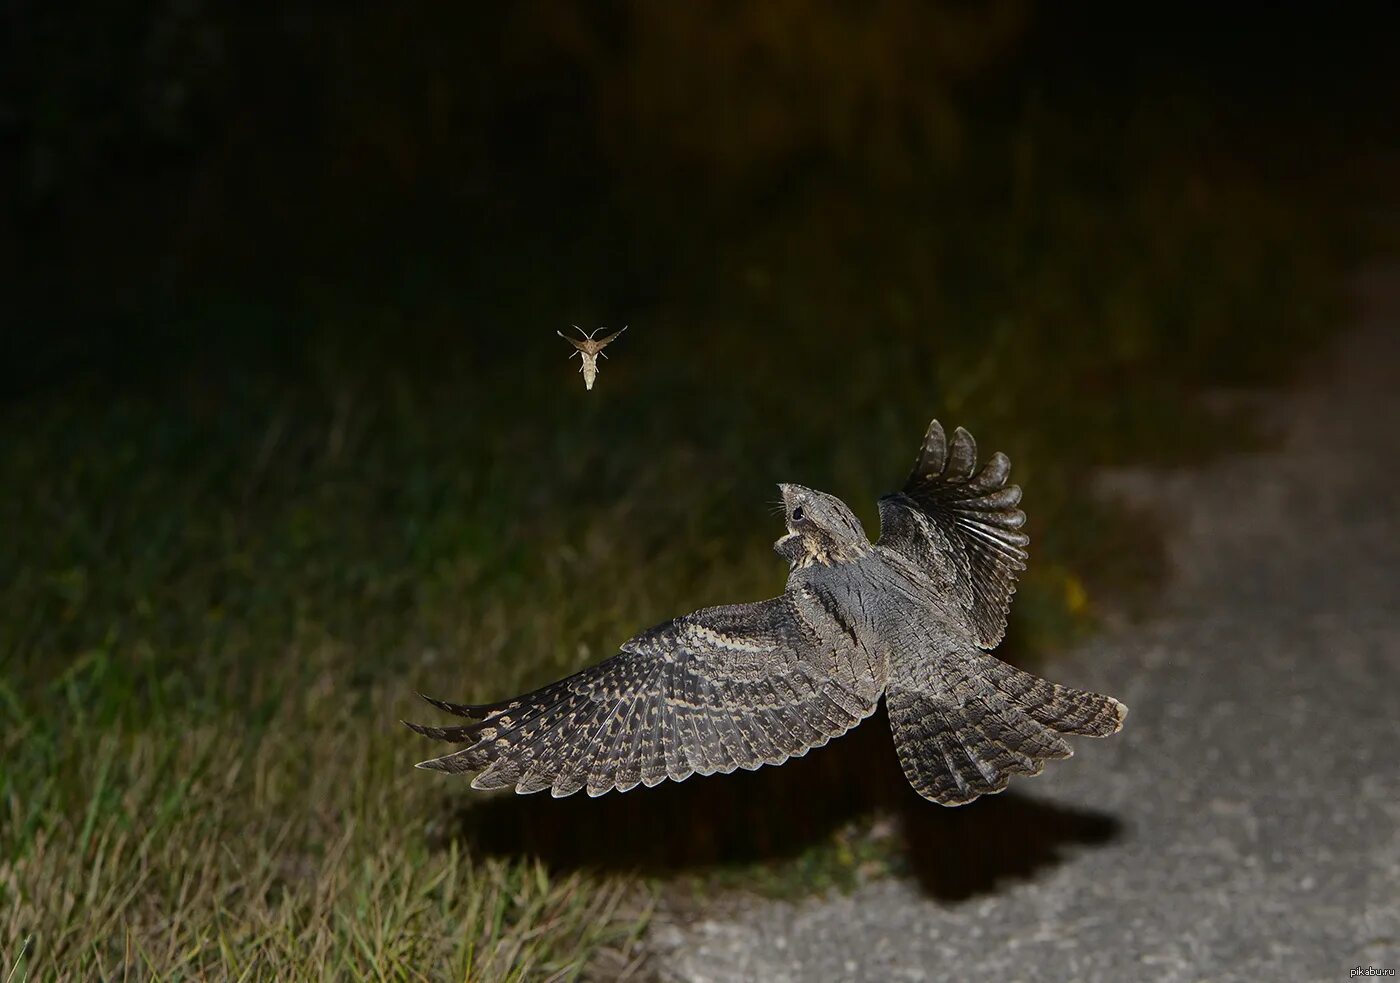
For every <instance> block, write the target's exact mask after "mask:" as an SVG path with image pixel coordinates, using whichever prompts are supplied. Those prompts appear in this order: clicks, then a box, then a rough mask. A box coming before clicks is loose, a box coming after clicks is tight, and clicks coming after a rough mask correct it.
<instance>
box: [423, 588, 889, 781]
mask: <svg viewBox="0 0 1400 983" xmlns="http://www.w3.org/2000/svg"><path fill="white" fill-rule="evenodd" d="M877 662H878V660H872V659H870V658H869V657H868V655H867V654H866V653H858V652H856V651H855V643H854V642H853V641H852V640H851V638H850V636H849V635H847V634H845V633H841V632H835V631H822V630H820V629H818V628H816V627H813V625H812V624H811V623H810V622H808V621H807V620H806V619H805V618H804V617H803V615H802V613H801V612H800V611H799V609H798V601H797V599H796V598H795V597H794V595H792V594H784V595H783V596H781V597H777V598H773V599H772V600H768V601H761V602H759V603H756V604H737V605H728V606H725V607H718V608H707V609H704V610H701V611H697V612H695V613H694V614H690V615H686V616H685V617H683V618H677V619H675V620H673V621H668V622H666V623H665V624H662V625H658V626H657V627H655V628H653V629H651V630H649V631H646V632H643V633H642V634H640V635H638V636H637V637H636V638H633V639H632V640H631V641H629V642H627V643H626V644H625V645H623V646H622V650H621V651H620V652H619V653H618V654H617V655H615V656H613V657H612V658H611V659H607V660H606V661H604V662H601V663H599V664H598V665H596V666H593V667H591V668H588V669H584V670H583V671H581V672H577V673H574V674H573V675H572V676H569V677H567V678H565V679H561V680H559V681H558V682H555V683H551V684H550V685H548V686H545V687H543V688H541V689H539V690H536V691H534V692H533V693H527V694H525V695H524V696H519V697H516V698H515V699H512V700H506V701H503V702H500V703H491V704H482V705H477V706H474V705H469V704H456V703H448V702H446V701H442V700H431V699H430V700H429V702H431V703H432V704H433V705H434V706H436V707H438V708H439V709H442V710H445V711H447V712H449V713H453V714H457V715H458V716H463V717H468V718H472V719H473V722H472V723H469V724H464V725H461V726H457V727H427V726H423V725H419V724H409V725H408V726H409V727H412V728H413V729H414V730H415V731H417V732H418V733H420V734H423V735H424V736H426V737H432V738H436V739H438V740H443V741H449V742H453V743H461V744H466V745H467V747H465V748H464V749H462V750H460V751H456V752H454V753H452V754H448V755H445V756H443V757H440V758H434V759H432V760H430V761H425V762H423V763H422V765H420V767H424V768H433V769H437V770H439V771H446V772H476V773H477V775H476V777H475V779H474V780H473V781H472V785H473V786H474V787H476V788H505V787H510V786H514V787H515V790H516V791H517V792H521V793H527V792H539V791H543V790H544V789H549V790H550V792H551V793H552V794H553V795H555V796H563V795H570V794H572V793H574V792H577V791H579V790H581V789H586V790H587V791H588V794H589V795H601V794H603V793H604V792H608V791H611V790H613V789H617V790H619V791H627V790H628V789H631V788H635V787H636V786H637V785H639V784H641V785H646V786H652V785H656V784H658V783H660V782H662V781H665V780H667V779H670V780H671V781H684V780H685V779H686V778H688V777H690V776H691V775H693V774H697V773H698V774H701V775H710V774H714V773H716V772H720V773H726V774H727V773H729V772H732V771H734V770H735V769H736V768H745V769H749V770H753V769H755V768H758V767H760V766H762V765H765V764H781V763H782V762H784V761H786V760H787V759H788V758H790V757H796V756H799V755H802V754H805V753H806V752H807V750H808V749H810V748H813V747H819V746H821V745H823V744H825V743H826V742H827V741H828V740H830V739H831V738H832V737H836V736H838V735H840V734H843V733H845V732H846V731H847V730H849V729H850V728H851V727H853V726H855V725H856V724H857V723H859V722H860V721H861V720H862V719H864V718H865V717H866V716H868V715H869V714H870V713H871V712H872V711H873V710H874V707H875V702H876V700H878V699H879V695H880V691H881V689H882V687H883V680H882V679H875V678H870V673H869V669H868V667H869V666H870V665H872V664H876V663H877Z"/></svg>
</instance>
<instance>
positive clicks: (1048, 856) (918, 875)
mask: <svg viewBox="0 0 1400 983" xmlns="http://www.w3.org/2000/svg"><path fill="white" fill-rule="evenodd" d="M459 801H460V800H459ZM882 815H883V816H889V817H892V818H894V819H895V820H896V824H897V828H898V830H899V833H900V836H901V838H902V844H901V845H900V848H899V851H898V854H899V856H898V858H896V865H897V866H898V867H899V868H903V869H905V870H906V871H907V873H908V874H910V875H911V876H913V877H914V879H915V880H917V882H918V883H919V884H920V885H921V887H922V888H923V890H924V892H925V893H926V894H928V895H929V896H931V897H935V898H938V899H940V900H945V901H959V900H964V899H967V898H972V897H976V896H978V895H982V894H986V893H989V892H992V891H994V890H996V888H997V886H998V885H999V884H1001V883H1003V882H1005V881H1007V880H1016V879H1024V878H1029V877H1032V876H1034V875H1035V874H1036V873H1037V872H1039V871H1041V870H1043V869H1045V868H1048V867H1053V866H1054V865H1056V864H1058V863H1060V862H1061V861H1062V860H1063V859H1065V855H1066V851H1067V850H1069V849H1071V848H1074V847H1085V846H1095V845H1100V844H1104V843H1108V842H1110V841H1112V840H1114V839H1115V838H1116V837H1118V836H1119V835H1120V833H1121V824H1120V823H1119V822H1118V821H1117V820H1116V819H1115V818H1114V817H1112V816H1110V815H1108V814H1105V813H1102V812H1096V811H1090V810H1078V809H1071V808H1067V807H1064V806H1060V805H1055V804H1052V803H1048V802H1042V801H1037V800H1036V799H1035V798H1033V797H1031V796H1029V795H1026V794H1022V793H1020V792H1017V791H1009V792H1006V793H1003V794H1001V795H995V796H988V797H984V798H982V799H980V800H978V801H976V802H974V803H971V804H969V805H966V806H962V807H959V808H956V809H946V808H942V807H940V806H937V805H935V804H933V803H931V802H927V801H925V800H924V799H922V798H920V797H919V796H918V795H917V794H916V793H915V792H914V791H913V790H912V789H911V788H910V787H909V785H908V783H907V782H906V781H905V780H904V776H903V774H902V773H901V772H900V769H899V765H898V762H897V760H896V758H895V754H894V748H893V746H892V742H891V739H890V735H889V728H888V725H887V723H886V720H885V714H884V711H883V709H881V710H880V711H878V712H877V713H876V714H875V716H874V717H872V718H871V719H870V720H868V721H867V722H866V723H865V724H864V725H862V726H861V727H859V728H858V729H856V730H855V731H854V732H852V733H851V734H849V735H847V736H845V737H843V738H840V739H838V740H835V741H832V742H831V743H830V744H828V745H827V746H826V747H823V748H819V749H816V750H814V751H812V752H810V753H808V754H807V755H806V756H805V757H802V758H798V759H795V760H792V761H789V762H788V763H787V764H785V765H783V766H782V767H780V768H762V769H759V770H758V771H755V772H743V771H741V772H736V773H735V774H733V775H729V776H722V777H712V778H692V779H690V780H689V781H687V782H684V783H682V784H679V785H677V784H672V783H670V782H664V783H662V784H661V785H658V786H656V787H655V788H652V789H646V788H640V787H639V788H637V789H634V790H633V791H632V792H629V793H626V794H617V793H610V794H608V795H605V796H602V797H600V798H596V799H590V798H588V797H587V796H585V795H575V796H571V797H568V798H564V799H553V798H551V797H550V796H549V794H548V793H547V792H546V793H542V794H538V795H531V796H517V795H511V794H497V795H492V796H490V797H488V798H485V799H481V800H476V801H470V802H467V803H464V804H461V805H458V806H455V807H453V809H452V811H451V819H450V822H449V824H448V827H447V829H446V837H447V838H454V839H457V840H458V841H459V842H461V843H463V844H464V845H466V846H467V847H468V848H469V849H472V850H474V851H479V852H481V853H484V854H487V855H494V856H512V857H537V858H539V859H541V860H542V861H543V862H544V863H545V864H546V865H547V866H548V867H549V868H551V869H552V870H556V871H568V870H576V869H594V870H618V871H620V870H630V871H638V872H641V873H645V874H650V875H660V876H666V875H673V874H681V873H701V872H704V871H705V870H706V869H712V868H718V867H724V866H732V865H741V864H748V863H774V864H776V863H781V862H782V861H784V860H790V859H793V858H796V857H799V856H801V855H802V854H804V853H805V852H807V851H810V850H812V849H813V848H816V847H819V846H820V845H822V844H823V843H826V842H828V841H829V840H830V838H831V837H832V835H833V834H834V833H835V832H836V831H837V830H838V829H840V828H842V827H844V826H846V825H848V824H850V823H852V822H858V821H861V820H868V819H871V818H874V817H876V816H882Z"/></svg>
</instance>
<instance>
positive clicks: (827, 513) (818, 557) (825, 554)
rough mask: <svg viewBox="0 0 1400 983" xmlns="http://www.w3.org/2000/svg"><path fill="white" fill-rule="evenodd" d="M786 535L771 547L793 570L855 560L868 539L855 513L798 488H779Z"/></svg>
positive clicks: (823, 494) (830, 497) (827, 497)
mask: <svg viewBox="0 0 1400 983" xmlns="http://www.w3.org/2000/svg"><path fill="white" fill-rule="evenodd" d="M778 488H779V489H780V490H781V491H782V493H783V512H784V521H786V523H787V529H788V534H787V535H786V536H784V537H783V538H782V539H780V540H778V541H777V542H776V543H774V544H773V549H775V550H777V551H778V553H779V554H781V555H782V556H785V557H787V559H788V562H789V563H791V564H792V566H793V568H794V569H795V568H797V567H806V566H811V565H812V564H814V563H821V564H824V565H826V566H830V565H831V564H833V563H840V562H845V561H849V560H854V559H856V558H858V557H859V556H860V555H861V554H862V553H864V552H865V551H866V550H868V549H870V539H869V537H867V536H866V535H865V530H864V529H862V528H861V525H860V521H859V520H858V519H857V518H856V517H855V514H854V513H853V512H852V511H851V510H850V508H849V507H847V505H846V503H845V502H843V501H841V499H839V498H837V497H836V496H835V495H828V494H826V492H819V491H814V490H813V489H811V488H804V487H802V486H801V485H779V486H778Z"/></svg>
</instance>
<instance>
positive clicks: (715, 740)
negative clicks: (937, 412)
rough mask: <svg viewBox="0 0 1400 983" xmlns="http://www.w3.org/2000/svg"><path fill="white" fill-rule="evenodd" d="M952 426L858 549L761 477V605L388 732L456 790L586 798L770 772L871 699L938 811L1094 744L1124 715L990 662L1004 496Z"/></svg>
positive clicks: (840, 523) (1112, 705) (800, 494)
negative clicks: (433, 748)
mask: <svg viewBox="0 0 1400 983" xmlns="http://www.w3.org/2000/svg"><path fill="white" fill-rule="evenodd" d="M1010 471H1011V465H1010V462H1009V461H1008V460H1007V458H1006V455H1005V454H1001V453H996V454H993V455H992V456H991V457H990V458H989V459H988V460H987V462H986V463H985V464H983V465H982V466H981V467H978V464H977V445H976V443H975V442H974V441H973V439H972V435H971V434H969V433H968V432H967V431H966V430H963V429H962V428H961V427H959V428H958V429H957V430H955V431H953V434H952V437H951V439H950V438H948V437H947V436H946V435H945V433H944V430H943V427H942V426H940V425H939V423H938V421H937V420H935V421H933V423H931V424H930V425H929V428H928V432H927V434H926V435H925V437H924V442H923V446H922V447H921V448H920V451H919V456H918V459H917V460H916V461H915V464H914V470H913V473H911V474H910V476H909V480H908V481H907V482H905V485H904V488H903V490H902V491H898V492H895V493H893V494H890V495H886V496H884V497H883V498H881V499H880V503H879V504H880V538H879V539H878V540H876V541H875V542H874V543H872V542H870V540H869V539H868V538H867V536H866V534H865V532H864V530H863V529H862V528H861V525H860V523H859V521H858V520H857V519H856V517H855V515H854V514H852V512H851V510H850V509H849V508H848V507H847V506H846V504H845V503H844V502H842V501H841V500H840V499H838V498H835V497H834V496H831V495H827V494H824V493H822V492H819V491H813V490H812V489H810V488H804V487H802V486H801V485H780V486H779V487H780V488H781V489H782V500H783V508H784V511H785V514H786V524H787V534H786V535H785V536H783V537H782V538H781V539H779V540H778V541H777V542H776V543H775V544H774V549H776V550H777V552H778V553H779V554H780V555H781V556H783V557H784V558H786V559H787V561H788V564H789V567H790V572H789V575H788V580H787V587H786V589H785V590H784V591H783V593H782V594H781V595H780V596H778V597H774V598H771V599H769V600H766V601H758V602H756V603H751V604H730V605H725V606H722V607H713V608H704V609H702V610H699V611H696V612H694V613H693V614H688V615H685V616H683V617H680V618H675V619H673V620H671V621H667V622H665V623H663V624H660V625H657V626H656V627H654V628H650V629H648V630H647V631H644V632H642V633H641V634H639V635H637V636H636V637H634V638H633V639H631V640H630V641H628V642H626V643H624V644H623V645H622V648H621V651H620V652H619V653H618V654H617V655H615V656H613V657H612V658H609V659H606V660H605V661H603V662H601V663H599V664H597V665H595V666H592V667H590V668H587V669H584V670H582V671H580V672H577V673H574V674H573V675H572V676H568V677H566V678H564V679H561V680H559V681H557V682H554V683H550V684H549V685H548V686H545V687H543V688H542V689H538V690H536V691H534V692H532V693H527V694H525V695H524V696H517V697H515V698H514V699H509V700H504V701H502V702H500V703H488V704H483V705H480V706H470V705H463V704H457V703H448V702H446V701H442V700H434V699H431V698H429V697H424V698H425V699H427V700H428V702H430V703H432V704H433V705H434V706H436V707H438V708H439V709H441V710H444V711H446V712H447V713H450V714H455V715H456V716H458V717H463V718H466V719H468V720H469V721H470V722H469V723H465V724H462V725H460V726H452V727H428V726H422V725H419V724H408V726H409V727H411V728H412V729H413V730H415V731H417V732H418V733H419V734H422V735H424V736H426V737H431V738H436V739H437V740H440V741H447V742H450V743H454V744H464V745H466V747H464V748H463V749H461V750H458V751H455V752H453V753H450V754H447V755H444V756H443V757H439V758H434V759H432V760H430V761H424V762H422V763H421V764H419V765H418V767H420V768H431V769H435V770H437V771H444V772H451V773H474V774H475V777H474V778H473V780H472V787H473V788H478V789H494V788H507V787H512V786H513V787H514V788H515V790H516V791H517V792H520V793H527V792H540V791H543V790H545V789H549V791H550V792H551V793H552V794H553V795H555V796H556V797H557V796H565V795H571V794H573V793H575V792H578V791H580V790H587V792H588V794H589V795H602V794H603V793H605V792H609V791H612V790H613V789H616V790H618V791H622V792H625V791H627V790H629V789H632V788H635V787H636V786H637V785H639V784H641V785H646V786H648V787H650V786H653V785H657V784H659V783H660V782H663V781H665V780H667V779H670V780H671V781H674V782H680V781H684V780H685V779H687V778H689V777H690V776H691V775H712V774H715V773H717V772H718V773H724V774H728V773H729V772H732V771H734V770H735V769H736V768H744V769H747V770H750V771H752V770H754V769H757V768H759V767H760V766H762V765H778V764H782V763H783V762H784V761H786V760H787V759H788V758H792V757H798V756H800V755H803V754H805V753H806V752H807V751H808V750H810V749H811V748H814V747H821V746H822V745H823V744H825V743H826V742H827V741H829V740H830V739H831V738H833V737H837V736H839V735H841V734H844V733H845V732H846V731H848V730H850V729H851V728H852V727H854V726H855V725H856V724H858V723H860V722H861V721H862V720H864V719H865V718H866V717H868V716H870V714H871V713H873V712H874V710H875V707H876V705H877V704H878V702H879V700H880V698H881V697H882V696H883V697H884V700H885V706H886V710H887V711H888V716H889V721H890V727H891V729H892V730H893V733H894V743H895V750H896V752H897V753H898V756H899V762H900V765H901V766H902V768H903V770H904V774H905V776H906V777H907V778H908V779H909V783H910V784H911V785H912V786H913V787H914V789H915V790H916V791H917V792H918V793H919V794H920V795H922V796H924V797H925V798H927V799H930V800H932V801H934V802H938V803H941V804H943V805H949V806H952V805H961V804H962V803H965V802H970V801H972V800H973V799H975V798H977V797H978V796H979V795H986V794H989V793H993V792H1000V791H1001V790H1003V789H1004V788H1006V785H1007V783H1008V782H1009V781H1010V779H1011V777H1012V776H1013V775H1035V774H1038V773H1039V772H1040V771H1041V769H1042V768H1043V767H1044V766H1045V762H1046V761H1048V760H1051V759H1054V758H1067V757H1069V756H1070V754H1071V753H1072V752H1071V749H1070V746H1069V744H1068V743H1067V742H1066V740H1065V737H1066V736H1067V735H1072V734H1073V735H1084V736H1087V737H1106V736H1107V735H1109V734H1112V733H1115V732H1116V731H1118V729H1119V728H1120V727H1122V725H1123V718H1124V716H1125V715H1126V714H1127V708H1126V707H1124V706H1123V704H1121V703H1119V702H1118V701H1117V700H1115V699H1113V698H1112V697H1109V696H1101V695H1100V694H1098V693H1090V692H1086V691H1084V690H1078V689H1071V688H1069V687H1067V686H1060V685H1057V684H1056V683H1052V682H1049V681H1048V680H1045V679H1041V678H1040V677H1038V676H1034V675H1031V674H1030V673H1027V672H1023V671H1022V670H1020V669H1017V668H1015V667H1014V666H1011V665H1009V664H1007V663H1005V662H1002V661H1001V660H1000V659H997V658H996V657H995V656H993V655H992V654H991V650H992V649H994V648H995V647H996V646H997V645H998V643H1000V641H1001V639H1002V636H1003V634H1004V633H1005V630H1006V615H1007V611H1008V609H1009V608H1010V604H1011V595H1012V593H1013V592H1014V591H1015V589H1016V577H1017V574H1018V573H1019V572H1020V571H1022V570H1024V569H1025V563H1026V556H1027V553H1026V546H1027V544H1028V543H1029V538H1028V537H1027V536H1026V535H1025V534H1024V533H1023V532H1022V531H1021V527H1022V525H1023V524H1024V522H1025V513H1024V512H1022V511H1021V510H1020V509H1019V508H1018V507H1017V506H1018V505H1019V503H1020V500H1021V489H1020V488H1019V487H1018V486H1017V485H1012V484H1008V481H1007V479H1008V477H1009V476H1010Z"/></svg>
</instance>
